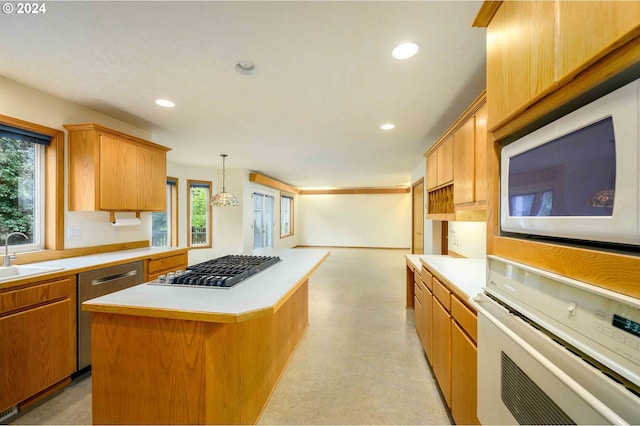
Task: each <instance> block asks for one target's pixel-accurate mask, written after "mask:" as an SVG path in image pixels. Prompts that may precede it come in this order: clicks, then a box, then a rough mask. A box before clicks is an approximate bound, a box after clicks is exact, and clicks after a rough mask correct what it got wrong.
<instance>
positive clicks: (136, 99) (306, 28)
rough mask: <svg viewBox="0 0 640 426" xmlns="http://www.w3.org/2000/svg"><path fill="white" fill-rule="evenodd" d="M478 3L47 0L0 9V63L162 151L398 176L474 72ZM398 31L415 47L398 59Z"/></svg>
mask: <svg viewBox="0 0 640 426" xmlns="http://www.w3.org/2000/svg"><path fill="white" fill-rule="evenodd" d="M480 5H481V2H479V1H472V2H463V1H446V2H436V1H409V2H399V1H393V2H384V1H374V2H364V1H353V2H347V1H316V2H301V1H300V2H298V1H275V2H268V1H258V2H250V1H235V2H223V1H195V2H184V1H160V2H158V1H140V2H128V1H122V2H121V1H113V2H96V1H83V2H72V1H68V2H67V1H63V2H46V9H47V10H46V13H45V14H40V15H16V14H12V15H7V14H3V15H4V16H2V17H1V18H0V23H1V25H0V39H1V40H2V45H3V53H2V55H1V57H0V75H2V76H4V77H6V78H9V79H11V80H15V81H17V82H20V83H23V84H25V85H28V86H31V87H34V88H36V89H39V90H42V91H44V92H47V93H50V94H52V95H55V96H57V97H59V98H62V99H65V100H68V101H71V102H74V103H77V104H80V105H83V106H86V107H88V108H91V109H93V110H96V111H99V112H102V113H104V114H107V115H109V116H112V117H114V118H117V119H120V120H122V121H125V122H127V123H129V124H132V125H134V126H137V127H140V128H142V129H145V130H148V131H150V132H152V135H153V141H154V142H156V143H160V144H162V145H166V146H168V147H170V148H172V151H170V152H169V154H168V160H169V161H171V162H175V163H180V164H186V165H193V166H209V167H211V166H212V167H215V168H219V167H221V159H220V157H219V155H220V154H222V153H226V154H228V155H229V157H228V158H227V164H226V165H227V168H243V169H250V170H255V171H258V172H260V173H263V174H265V175H269V176H271V177H273V178H276V179H278V180H281V181H283V182H286V183H288V184H290V185H293V186H297V187H301V188H318V187H323V188H327V187H340V188H345V187H380V186H396V185H406V184H409V183H410V181H411V172H412V170H413V169H414V168H415V167H416V166H417V165H418V164H419V162H420V159H421V158H422V154H423V153H424V152H425V151H426V150H427V148H428V147H429V146H430V145H431V144H432V143H433V142H434V141H435V140H436V139H437V138H438V136H439V135H440V134H441V133H442V132H443V131H445V130H446V129H447V127H448V126H449V125H450V124H451V123H452V122H453V121H454V120H455V119H456V118H457V116H458V115H460V113H462V111H463V110H464V109H465V108H466V107H467V106H468V105H469V104H470V103H471V102H472V101H473V100H474V99H475V98H476V97H477V96H478V95H479V94H480V93H481V92H482V90H483V89H484V87H485V30H484V29H480V28H472V27H471V23H472V22H473V19H474V17H475V15H476V13H477V12H478V10H479V8H480ZM404 41H416V42H418V43H419V44H420V46H421V49H420V51H419V52H418V54H417V55H416V56H415V57H413V58H410V59H406V60H403V61H399V60H396V59H394V58H393V57H392V56H391V50H392V49H393V47H395V45H397V44H398V43H400V42H404ZM236 61H250V62H253V63H254V64H256V66H257V74H256V75H253V76H242V75H239V74H237V73H236V72H234V70H233V64H234V63H235V62H236ZM158 98H165V99H170V100H172V101H173V102H175V103H176V107H175V108H171V109H166V108H162V107H159V106H157V105H155V103H154V100H155V99H158ZM386 122H392V123H394V124H395V125H396V127H395V129H393V130H389V131H383V130H380V125H382V124H383V123H386ZM61 124H62V123H61Z"/></svg>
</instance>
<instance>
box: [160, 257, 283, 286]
mask: <svg viewBox="0 0 640 426" xmlns="http://www.w3.org/2000/svg"><path fill="white" fill-rule="evenodd" d="M280 260H281V259H280V258H279V257H278V256H253V255H228V256H223V257H219V258H216V259H211V260H207V261H206V262H202V263H198V264H196V265H192V266H189V267H188V268H187V270H186V272H184V273H177V274H173V275H172V274H168V275H167V276H166V277H165V278H164V280H162V279H161V278H160V279H158V282H157V283H154V284H160V285H182V286H189V287H213V288H230V287H233V286H234V285H236V284H238V283H240V282H241V281H243V280H245V279H247V278H249V277H250V276H252V275H255V274H257V273H258V272H261V271H263V270H264V269H266V268H268V267H269V266H271V265H274V264H276V263H278V262H279V261H280Z"/></svg>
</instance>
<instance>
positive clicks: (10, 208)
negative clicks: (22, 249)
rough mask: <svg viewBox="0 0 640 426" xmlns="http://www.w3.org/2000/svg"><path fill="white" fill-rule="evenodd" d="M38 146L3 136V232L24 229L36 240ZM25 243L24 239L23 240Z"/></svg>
mask: <svg viewBox="0 0 640 426" xmlns="http://www.w3.org/2000/svg"><path fill="white" fill-rule="evenodd" d="M34 165H35V147H34V144H33V143H31V142H25V141H21V140H17V139H13V138H9V137H6V136H3V137H1V138H0V235H1V236H3V237H4V235H6V234H7V233H10V232H23V233H25V234H27V235H28V236H29V241H28V242H32V241H33V231H34V230H33V226H34V204H35V182H34ZM21 243H22V242H21Z"/></svg>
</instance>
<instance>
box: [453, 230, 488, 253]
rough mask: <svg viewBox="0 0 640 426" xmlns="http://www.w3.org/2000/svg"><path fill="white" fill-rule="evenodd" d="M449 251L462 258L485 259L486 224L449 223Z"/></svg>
mask: <svg viewBox="0 0 640 426" xmlns="http://www.w3.org/2000/svg"><path fill="white" fill-rule="evenodd" d="M449 250H452V251H455V252H456V253H458V254H461V255H463V256H464V257H470V258H483V257H486V255H487V224H486V223H485V222H449Z"/></svg>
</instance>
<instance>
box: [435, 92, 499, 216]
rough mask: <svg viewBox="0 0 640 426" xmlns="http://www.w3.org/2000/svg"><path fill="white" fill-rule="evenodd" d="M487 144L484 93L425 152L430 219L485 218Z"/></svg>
mask: <svg viewBox="0 0 640 426" xmlns="http://www.w3.org/2000/svg"><path fill="white" fill-rule="evenodd" d="M486 145H487V107H486V103H485V94H484V93H483V94H482V95H480V97H478V99H476V101H475V102H474V103H473V104H471V106H469V108H467V110H466V111H465V112H464V113H463V114H462V115H461V116H460V117H459V118H458V120H457V121H456V122H455V123H454V124H453V125H452V126H451V127H450V128H449V129H448V130H447V131H446V132H445V133H444V134H443V135H442V137H441V138H440V139H439V140H438V141H436V143H435V144H434V146H433V147H432V148H431V149H430V150H429V151H427V152H426V153H425V156H426V157H427V174H426V176H427V196H428V202H427V217H428V218H430V219H434V220H485V217H486V215H485V214H484V211H485V209H486V200H487V154H486V153H487V147H486ZM470 212H472V213H470Z"/></svg>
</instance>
